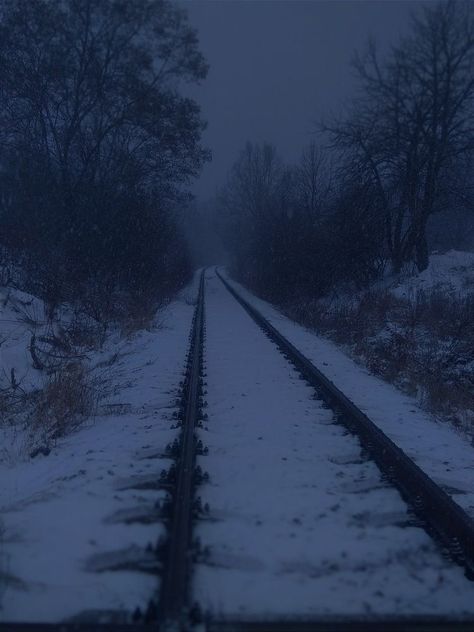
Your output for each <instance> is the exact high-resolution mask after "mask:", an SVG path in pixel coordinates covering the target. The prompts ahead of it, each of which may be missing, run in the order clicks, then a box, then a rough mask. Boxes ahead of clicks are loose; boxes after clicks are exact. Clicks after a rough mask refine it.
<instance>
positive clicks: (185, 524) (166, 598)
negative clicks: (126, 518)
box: [158, 270, 204, 629]
mask: <svg viewBox="0 0 474 632" xmlns="http://www.w3.org/2000/svg"><path fill="white" fill-rule="evenodd" d="M203 339H204V270H203V271H202V272H201V278H200V282H199V292H198V299H197V304H196V309H195V312H194V317H193V324H192V329H191V335H190V347H189V354H188V359H187V365H186V372H185V376H184V381H183V383H182V391H181V399H180V401H179V402H178V404H179V405H180V411H179V413H178V414H177V418H178V420H179V422H180V423H181V427H182V432H181V435H180V438H179V440H178V444H177V448H178V449H177V454H176V460H175V464H174V467H173V468H172V470H170V472H172V475H171V478H173V479H175V484H174V486H173V488H172V494H171V504H170V522H169V533H168V541H167V542H166V543H165V546H164V556H163V557H164V559H163V563H164V566H163V572H162V583H161V591H160V596H159V606H158V621H159V622H160V623H162V624H164V625H168V624H169V625H170V626H171V625H175V626H179V627H177V629H180V627H182V626H185V625H186V622H187V618H188V617H189V615H190V614H191V612H190V610H191V608H190V597H191V594H190V589H189V583H190V576H191V563H192V555H193V551H192V522H193V515H194V514H195V510H196V499H195V495H194V490H195V487H196V484H197V483H198V482H199V480H198V479H199V478H200V477H201V476H202V474H200V472H199V470H197V468H196V448H197V438H196V435H195V430H196V427H197V424H198V421H199V418H200V413H201V407H202V378H201V373H202V363H203ZM195 616H196V615H195Z"/></svg>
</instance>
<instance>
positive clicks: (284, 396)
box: [193, 271, 474, 619]
mask: <svg viewBox="0 0 474 632" xmlns="http://www.w3.org/2000/svg"><path fill="white" fill-rule="evenodd" d="M206 277H207V279H206V319H207V336H206V344H205V358H206V372H207V378H206V379H207V391H208V395H207V400H208V408H207V412H208V416H209V419H208V421H207V422H206V428H204V429H203V430H201V431H200V438H201V439H202V441H203V443H204V444H205V445H206V446H207V447H208V449H209V452H208V454H207V455H206V456H203V457H200V463H201V465H202V467H203V468H205V469H206V470H207V471H208V473H209V476H210V480H209V484H207V485H205V486H203V487H202V488H200V490H199V494H200V495H201V496H202V501H203V503H209V506H210V519H209V520H205V521H202V522H200V523H198V525H197V527H196V535H197V536H198V537H199V538H200V540H201V543H202V545H203V550H204V554H203V556H202V558H201V559H200V561H199V562H198V564H197V565H196V568H195V572H194V583H193V585H194V597H195V598H196V599H197V600H198V601H199V602H200V603H201V605H202V606H203V608H204V609H205V610H209V611H210V612H211V613H212V614H213V615H215V616H228V617H232V616H237V617H238V616H244V617H245V616H246V617H257V618H263V619H265V618H266V617H269V618H274V617H284V616H287V617H291V616H310V617H311V616H313V617H317V616H322V615H339V616H341V615H349V616H350V615H376V614H378V615H398V616H399V615H413V614H419V615H421V614H430V615H435V614H438V615H439V614H451V615H461V614H463V613H471V614H472V613H473V612H474V603H473V601H472V587H471V584H470V583H469V582H468V581H467V580H466V579H465V577H464V575H463V571H462V569H460V568H459V567H455V566H454V565H453V564H451V563H449V562H448V561H446V560H445V559H444V558H443V557H442V555H441V554H440V552H439V550H438V549H437V547H436V546H435V544H434V543H433V541H432V540H431V539H430V537H429V536H428V535H427V534H426V532H425V531H423V530H422V529H420V528H419V527H416V526H415V525H414V524H412V523H410V518H409V515H408V514H407V506H406V504H405V503H404V501H403V500H402V499H401V497H400V495H399V493H398V492H397V491H396V490H395V489H394V488H393V487H391V486H390V485H388V484H387V483H386V482H384V481H383V480H382V477H381V474H380V471H379V470H378V468H377V467H376V465H375V464H374V463H373V462H372V461H370V460H367V459H366V458H364V457H363V455H362V454H361V448H360V444H359V442H358V441H357V439H356V438H355V437H353V436H351V435H350V434H349V433H347V432H346V431H345V430H344V429H343V428H342V427H341V426H340V425H339V424H337V423H334V419H333V414H332V412H331V411H330V410H328V409H327V408H326V407H324V405H323V404H322V402H321V401H320V400H318V399H315V398H314V391H313V389H311V388H310V387H309V386H308V385H307V384H306V383H305V382H304V381H302V380H301V379H300V376H299V374H298V373H297V372H296V371H295V370H294V369H293V368H292V366H291V365H290V364H289V363H288V361H287V360H286V359H285V358H284V357H283V356H282V355H281V354H280V353H279V351H278V349H277V347H276V346H275V345H274V344H273V343H272V342H270V341H269V340H268V338H266V337H265V336H264V335H263V333H262V331H261V330H260V329H259V327H258V326H257V325H256V324H255V323H254V322H253V321H252V319H251V318H250V317H249V316H248V314H246V313H245V311H244V310H243V309H242V307H241V306H240V305H239V304H238V303H237V301H236V300H235V299H234V298H233V297H232V296H231V295H230V293H229V292H228V291H227V290H226V289H225V288H224V286H223V284H222V283H221V281H220V280H219V279H217V278H216V276H215V274H214V272H213V271H208V272H207V274H206ZM239 291H242V292H243V290H242V288H240V287H239ZM245 295H246V298H247V300H250V301H251V302H252V303H254V304H255V305H256V306H257V307H258V308H259V309H261V310H262V311H264V312H265V314H266V316H267V317H269V318H270V319H271V320H272V322H273V323H274V324H275V326H277V327H278V328H279V329H280V330H282V331H284V333H285V334H286V335H288V337H290V338H291V339H292V341H293V342H294V343H295V344H296V345H297V346H298V347H299V348H300V349H301V350H303V351H304V352H305V353H307V354H308V355H310V356H311V357H312V359H313V360H314V361H315V363H316V364H317V365H318V366H319V367H321V368H322V369H323V370H324V371H325V372H327V373H328V374H329V375H330V376H331V377H333V378H336V379H335V381H336V382H337V383H338V385H339V386H340V387H342V388H343V389H344V391H345V392H346V393H348V394H349V395H351V396H352V397H353V399H357V400H358V402H359V403H360V402H361V396H362V397H366V401H367V402H368V403H369V404H371V405H370V406H369V408H370V412H371V413H373V416H374V417H377V418H380V417H381V414H380V413H382V416H383V412H384V411H383V410H381V409H380V406H381V403H382V401H383V398H385V397H387V398H388V401H387V404H388V406H395V405H396V406H397V409H396V410H394V409H392V410H390V409H389V410H388V412H389V415H388V420H389V421H390V418H391V417H390V415H392V416H393V415H395V416H397V415H400V416H401V417H403V418H404V419H406V418H405V417H404V413H405V412H407V413H408V412H409V411H410V409H411V408H413V405H412V404H408V403H407V402H404V401H402V399H400V397H401V396H398V398H397V393H396V392H395V391H394V390H393V389H392V390H390V388H389V387H387V386H386V385H384V384H383V383H380V384H379V382H378V381H377V380H374V378H372V377H371V376H369V375H367V374H365V373H364V372H363V371H361V369H360V368H359V367H356V366H355V365H354V364H353V363H351V361H350V360H348V359H347V358H346V357H345V356H344V355H343V354H342V353H341V352H340V351H338V350H337V349H336V348H335V347H333V346H331V345H330V344H329V343H326V342H325V341H322V340H320V339H318V338H317V337H316V336H314V335H313V334H311V333H309V332H306V331H305V330H304V329H303V328H301V327H299V326H298V325H295V324H294V323H292V322H291V321H288V319H285V318H284V317H282V316H281V315H279V314H278V313H277V312H276V311H275V310H273V309H272V308H270V307H269V306H268V305H266V304H265V303H264V302H262V301H259V300H258V299H256V298H255V297H253V296H251V295H250V294H249V293H248V292H246V293H245ZM346 387H347V388H346ZM379 387H380V388H382V389H385V390H383V391H381V390H378V389H379ZM356 396H357V397H356ZM366 408H367V407H366ZM368 412H369V411H368ZM377 413H378V414H377ZM422 419H423V418H422V417H419V418H418V422H419V423H421V421H422ZM415 423H416V420H415ZM427 423H431V422H429V421H427ZM454 439H457V437H454ZM461 446H462V444H461ZM421 447H423V446H421ZM438 448H439V446H438ZM441 452H442V451H441ZM438 456H439V457H441V456H442V455H441V454H439V455H438ZM206 547H209V548H208V549H207V548H206Z"/></svg>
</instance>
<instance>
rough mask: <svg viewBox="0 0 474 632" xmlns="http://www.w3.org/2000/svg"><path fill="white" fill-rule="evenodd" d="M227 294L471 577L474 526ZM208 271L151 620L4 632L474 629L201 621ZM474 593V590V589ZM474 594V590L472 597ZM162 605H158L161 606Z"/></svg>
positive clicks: (381, 620)
mask: <svg viewBox="0 0 474 632" xmlns="http://www.w3.org/2000/svg"><path fill="white" fill-rule="evenodd" d="M216 273H217V276H218V277H219V278H220V280H221V281H222V283H223V284H224V286H225V287H226V288H227V290H228V291H229V292H230V293H231V294H232V296H233V297H234V298H235V299H236V300H237V301H238V303H239V304H240V305H241V306H242V307H243V308H244V309H245V311H246V312H247V313H248V314H249V315H250V316H251V318H252V319H253V320H254V321H255V322H256V323H257V324H258V325H259V326H260V328H261V329H262V330H263V332H264V333H265V334H266V335H267V336H268V337H269V338H270V339H271V340H272V341H273V342H274V343H275V344H276V345H277V346H278V348H279V349H280V351H281V352H282V353H283V354H284V355H285V356H286V358H287V359H288V361H289V362H290V363H291V364H292V365H293V366H294V367H295V368H296V369H297V371H298V372H299V373H300V375H301V376H302V377H303V378H304V379H305V380H306V381H307V382H308V383H309V384H310V385H311V386H312V387H313V388H314V389H315V390H316V393H317V395H318V397H320V398H321V399H322V400H324V401H325V402H326V403H327V405H328V406H329V407H330V408H331V409H332V410H333V411H334V415H335V418H336V420H337V422H338V423H341V424H343V425H344V426H345V427H346V428H348V429H349V430H350V432H351V433H353V434H355V435H357V437H358V438H359V440H360V443H361V445H362V446H363V448H364V449H365V451H366V452H367V453H368V454H369V455H370V458H372V459H373V460H374V461H375V463H376V464H377V465H378V467H379V468H380V470H381V471H382V472H383V474H384V476H385V478H386V479H387V481H390V483H391V484H392V485H393V486H394V487H396V488H397V489H398V490H399V491H400V493H401V495H402V496H403V498H404V499H405V501H406V502H407V504H408V505H409V507H410V508H411V510H412V511H413V513H414V514H416V516H417V518H418V520H419V521H420V523H422V524H423V526H424V528H425V529H426V530H427V531H428V533H429V534H430V535H431V536H432V537H433V538H434V539H435V540H436V541H437V542H438V544H439V545H440V546H441V547H442V549H443V551H444V553H445V554H448V555H449V557H450V558H451V559H452V560H453V561H454V562H455V563H457V564H459V565H461V566H462V567H463V568H464V570H465V572H466V575H467V576H468V577H470V578H472V577H473V575H474V523H473V521H472V520H471V519H470V518H469V516H467V514H466V513H465V512H464V511H463V510H462V509H461V508H460V507H459V506H458V505H457V504H456V503H454V502H453V501H452V499H451V498H450V497H449V496H448V495H447V494H446V493H445V492H444V491H443V490H442V489H441V488H439V487H438V486H437V485H436V484H435V483H434V482H433V481H432V480H431V479H430V478H429V477H428V476H427V475H426V474H425V473H424V472H423V471H422V470H421V469H420V468H419V467H418V466H417V465H416V464H415V463H414V462H413V461H412V460H411V459H410V458H409V457H408V456H407V455H406V454H405V453H404V452H403V451H402V450H400V448H398V447H397V446H396V445H395V444H394V443H393V442H392V441H391V440H390V439H389V438H388V437H387V436H386V435H385V434H384V433H383V432H381V430H380V429H379V428H378V427H377V426H375V424H373V422H371V421H370V419H368V418H367V416H366V415H364V414H363V413H362V412H361V411H360V410H359V409H358V408H357V407H356V406H355V405H354V404H353V403H352V402H350V401H349V400H348V399H347V398H346V397H345V395H344V394H343V393H342V392H341V391H339V390H338V389H337V388H336V387H335V386H334V384H333V383H332V382H330V381H329V380H328V379H327V378H326V377H325V376H324V375H323V374H322V373H321V372H320V371H319V370H318V369H317V368H316V367H315V366H314V365H313V364H312V363H311V362H310V361H309V360H308V359H307V358H306V357H305V356H304V355H303V354H302V353H301V352H300V351H299V350H298V349H296V348H295V347H294V346H293V345H292V344H291V343H290V342H289V341H288V340H287V339H286V338H285V337H284V336H283V335H282V334H281V333H280V332H279V331H278V330H277V329H276V328H275V327H273V325H271V324H270V323H269V321H268V320H267V319H265V317H264V316H263V315H262V314H261V313H260V312H259V311H258V310H257V309H256V308H255V307H253V306H252V305H250V304H249V303H248V302H247V301H246V300H245V299H244V298H243V297H242V296H241V294H240V293H239V292H238V291H237V290H236V289H235V288H234V287H233V286H232V285H231V284H230V283H229V282H228V281H227V280H226V279H225V278H224V277H223V276H222V275H221V274H220V273H219V272H218V271H216ZM204 292H205V280H204V272H203V273H202V274H201V279H200V284H199V293H198V301H197V305H196V309H195V314H194V318H193V324H192V329H191V334H190V346H189V352H188V357H187V362H186V369H185V374H184V378H183V382H182V384H181V393H180V398H179V400H178V402H177V405H178V407H179V410H178V411H177V413H176V422H177V424H179V426H180V428H181V432H180V436H179V438H178V439H177V440H176V441H175V442H174V443H173V444H172V445H171V446H170V447H169V451H168V452H169V454H170V455H172V456H173V458H174V463H173V465H172V466H171V468H170V469H169V470H168V471H167V472H164V473H163V474H162V481H163V483H164V485H165V486H166V487H167V489H169V502H168V508H167V514H168V520H167V523H168V531H167V537H166V539H165V540H164V541H162V542H160V543H159V546H158V547H157V555H159V557H160V559H161V561H162V571H161V588H160V593H159V595H158V596H157V599H156V602H155V601H153V602H152V605H151V607H150V606H149V612H148V615H146V616H142V617H141V618H140V622H137V623H134V624H128V625H121V624H120V625H111V624H109V625H99V624H97V625H96V624H72V623H71V624H56V625H50V624H12V625H9V624H0V631H1V632H7V631H8V632H34V631H44V632H46V631H51V632H59V631H62V632H86V631H87V632H108V631H109V630H114V631H115V632H135V631H138V630H143V629H151V628H153V629H157V630H160V631H162V632H168V631H170V632H171V631H172V632H191V631H194V630H199V632H309V631H310V630H311V631H314V632H376V631H377V632H378V631H379V630H383V631H387V632H402V631H403V632H461V631H462V632H467V631H470V630H472V631H473V632H474V621H472V620H465V619H453V618H440V617H423V616H414V617H411V616H410V617H364V616H356V617H350V618H349V617H348V618H345V617H342V618H341V617H323V618H319V619H317V620H309V619H308V618H294V619H285V620H274V621H271V620H268V619H266V620H264V619H262V620H248V619H247V620H244V619H239V620H233V619H226V618H218V619H216V618H213V617H210V616H205V617H202V615H201V613H200V612H199V609H198V608H196V606H193V604H192V582H191V579H192V566H193V562H194V556H195V555H196V545H195V543H194V542H193V523H194V521H195V520H196V518H197V517H199V515H200V513H201V512H202V507H201V506H200V501H199V498H198V497H197V495H196V489H197V485H198V484H199V483H200V482H201V481H202V480H203V479H205V475H203V473H202V471H201V470H200V469H199V468H196V456H197V455H198V454H200V453H203V452H204V449H203V446H202V444H201V443H200V442H199V441H198V440H197V437H196V428H197V427H199V426H200V424H201V419H202V418H203V417H204V414H203V410H202V409H203V404H204V402H203V395H204V392H203V377H204V375H203V341H204V334H205V322H204V321H205V318H204V309H205V308H204ZM473 589H474V586H473ZM473 594H474V593H473ZM155 603H156V605H155ZM195 624H198V625H197V626H196V625H195Z"/></svg>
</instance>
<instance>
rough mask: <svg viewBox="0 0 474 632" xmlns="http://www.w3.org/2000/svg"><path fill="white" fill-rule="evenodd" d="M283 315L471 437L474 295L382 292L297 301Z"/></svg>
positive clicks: (473, 425)
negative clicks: (341, 347)
mask: <svg viewBox="0 0 474 632" xmlns="http://www.w3.org/2000/svg"><path fill="white" fill-rule="evenodd" d="M286 312H287V313H288V315H289V316H290V317H291V318H293V319H295V320H297V321H298V322H300V323H302V324H304V325H306V326H309V327H311V328H313V329H315V330H316V331H318V332H319V333H322V334H324V335H325V336H327V337H329V338H331V339H332V340H334V341H335V342H337V343H339V344H342V345H344V346H345V347H346V348H347V349H348V350H349V352H350V354H351V355H352V356H353V357H355V358H356V359H357V360H358V361H360V362H362V363H363V364H365V365H366V366H367V367H368V368H369V370H370V371H371V372H372V373H374V374H375V375H378V376H381V377H382V378H384V379H385V380H387V381H389V382H391V383H393V384H395V385H396V386H398V387H399V388H401V389H402V390H404V391H405V392H407V393H409V394H410V395H413V396H416V397H417V398H418V400H419V402H420V404H421V405H422V406H423V407H424V408H425V409H426V410H428V411H430V412H432V413H434V414H436V415H438V416H439V417H441V418H443V419H448V420H450V421H451V422H452V423H453V424H454V425H456V426H458V427H462V429H463V430H465V431H466V432H468V433H469V434H470V435H474V324H473V323H474V296H473V295H470V296H467V297H461V296H454V295H449V294H446V293H441V292H438V291H436V290H433V291H430V292H427V293H425V292H419V293H418V294H416V295H415V296H413V297H411V298H410V299H402V298H398V297H396V296H394V295H393V294H392V293H391V292H389V291H387V290H379V291H374V290H372V291H368V292H365V293H364V294H362V295H359V296H357V297H354V298H352V299H345V300H342V301H337V302H336V301H333V302H328V301H327V300H324V301H323V300H321V301H310V302H303V301H300V303H299V304H297V305H295V306H291V307H290V308H287V309H286Z"/></svg>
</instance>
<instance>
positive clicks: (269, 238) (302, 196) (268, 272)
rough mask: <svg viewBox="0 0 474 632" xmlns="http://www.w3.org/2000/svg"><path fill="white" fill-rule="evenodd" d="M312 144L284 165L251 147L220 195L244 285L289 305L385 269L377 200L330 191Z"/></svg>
mask: <svg viewBox="0 0 474 632" xmlns="http://www.w3.org/2000/svg"><path fill="white" fill-rule="evenodd" d="M331 183H332V173H331V169H329V167H328V166H327V161H326V159H325V158H324V157H323V154H322V153H321V152H320V150H319V149H317V148H316V146H315V145H314V144H311V145H309V146H308V147H307V148H305V149H304V151H303V153H302V157H301V160H300V162H299V163H298V164H296V165H294V166H285V165H284V164H283V163H282V161H281V160H280V158H279V157H278V155H277V153H276V150H275V148H274V147H273V146H271V145H268V144H263V145H254V144H251V143H248V144H247V146H246V148H245V149H244V150H243V152H242V153H241V154H240V156H239V158H238V160H237V162H236V164H235V165H234V168H233V170H232V171H231V174H230V177H229V181H228V183H227V185H226V186H225V187H224V189H223V190H222V191H221V195H220V199H219V208H220V212H221V216H222V217H223V218H224V226H225V239H226V243H227V245H228V247H229V250H230V252H231V255H232V264H233V267H234V272H235V273H236V274H237V275H238V276H239V278H240V279H241V280H242V281H244V282H245V283H247V284H248V285H250V286H251V287H253V288H254V289H256V290H257V291H258V292H260V293H261V294H262V295H264V296H266V297H267V298H269V299H271V300H277V301H283V302H287V301H288V302H291V301H292V300H294V299H296V298H298V297H301V296H308V295H321V294H324V293H327V292H328V291H329V290H330V289H331V288H332V287H334V285H336V284H338V283H344V282H353V283H356V284H359V285H361V284H364V283H366V282H367V281H368V280H370V279H373V278H374V277H375V276H377V274H378V273H379V272H380V269H381V267H382V266H383V256H382V240H383V237H382V238H381V227H380V221H379V215H378V214H377V212H376V211H377V210H379V209H378V207H377V206H376V199H375V193H374V191H373V190H369V188H368V187H359V188H357V187H355V186H349V185H347V186H345V187H342V186H341V187H340V189H339V190H338V191H336V190H335V189H333V188H332V184H331Z"/></svg>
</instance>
